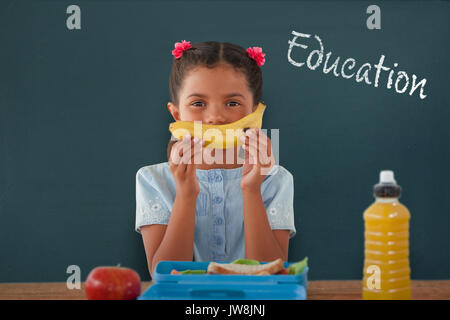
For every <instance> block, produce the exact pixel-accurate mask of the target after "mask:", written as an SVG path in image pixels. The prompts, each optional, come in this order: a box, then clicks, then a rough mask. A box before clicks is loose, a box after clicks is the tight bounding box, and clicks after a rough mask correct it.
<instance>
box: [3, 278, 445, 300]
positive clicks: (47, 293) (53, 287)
mask: <svg viewBox="0 0 450 320" xmlns="http://www.w3.org/2000/svg"><path fill="white" fill-rule="evenodd" d="M149 285H151V282H142V291H144V290H145V289H147V288H148V287H149ZM411 286H412V287H411V291H412V298H413V299H419V300H450V280H439V281H434V280H433V281H422V280H413V281H412V285H411ZM5 299H6V300H11V299H13V300H46V299H50V300H83V299H86V295H85V292H84V283H82V285H81V289H80V290H77V289H74V290H68V289H67V287H66V283H65V282H50V283H0V300H5ZM358 299H361V281H353V280H345V281H309V282H308V300H358Z"/></svg>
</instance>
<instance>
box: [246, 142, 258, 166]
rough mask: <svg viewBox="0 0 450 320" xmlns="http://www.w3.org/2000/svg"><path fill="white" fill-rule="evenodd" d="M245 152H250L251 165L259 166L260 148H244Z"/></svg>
mask: <svg viewBox="0 0 450 320" xmlns="http://www.w3.org/2000/svg"><path fill="white" fill-rule="evenodd" d="M244 150H246V151H247V152H248V158H249V160H250V162H249V163H250V164H258V148H256V147H254V146H251V145H249V146H247V145H245V146H244Z"/></svg>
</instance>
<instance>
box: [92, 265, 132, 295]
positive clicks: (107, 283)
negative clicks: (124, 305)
mask: <svg viewBox="0 0 450 320" xmlns="http://www.w3.org/2000/svg"><path fill="white" fill-rule="evenodd" d="M85 289H86V296H87V298H88V300H135V299H136V298H137V297H138V296H139V295H140V294H141V279H140V277H139V275H138V274H137V272H136V271H134V270H132V269H130V268H122V267H97V268H95V269H93V270H92V271H91V272H90V273H89V275H88V277H87V279H86V283H85Z"/></svg>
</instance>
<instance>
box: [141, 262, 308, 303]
mask: <svg viewBox="0 0 450 320" xmlns="http://www.w3.org/2000/svg"><path fill="white" fill-rule="evenodd" d="M261 264H264V263H261ZM291 264H292V263H287V262H284V267H285V268H287V267H288V266H289V265H291ZM208 265H209V262H192V261H160V262H159V263H158V265H157V266H156V268H155V271H154V273H153V285H151V286H150V287H149V288H148V289H147V290H146V291H145V292H144V293H143V294H142V295H141V296H139V297H138V300H305V299H306V289H307V286H308V279H307V274H308V267H306V268H305V270H303V272H302V273H300V274H297V275H267V276H259V275H221V274H181V275H172V274H170V272H171V271H172V270H173V269H175V270H177V271H183V270H188V269H189V270H207V269H208Z"/></svg>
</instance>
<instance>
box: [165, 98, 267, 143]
mask: <svg viewBox="0 0 450 320" xmlns="http://www.w3.org/2000/svg"><path fill="white" fill-rule="evenodd" d="M265 109H266V105H265V104H264V103H262V102H259V103H258V106H257V108H256V110H255V111H254V112H252V113H250V114H248V115H246V116H245V117H243V118H241V119H239V120H237V121H235V122H232V123H227V124H222V125H211V124H203V123H202V122H201V121H175V122H172V123H171V124H170V125H169V131H170V132H171V133H172V135H173V136H174V137H175V138H176V139H178V140H179V139H182V138H183V137H184V136H185V135H186V134H188V133H189V134H190V135H191V136H192V137H197V138H199V139H202V140H204V141H205V144H204V147H206V148H215V149H228V148H233V147H240V146H241V145H242V144H243V143H242V141H241V139H240V138H241V136H243V135H244V134H245V130H246V129H253V128H258V129H261V126H262V118H263V114H264V110H265Z"/></svg>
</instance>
